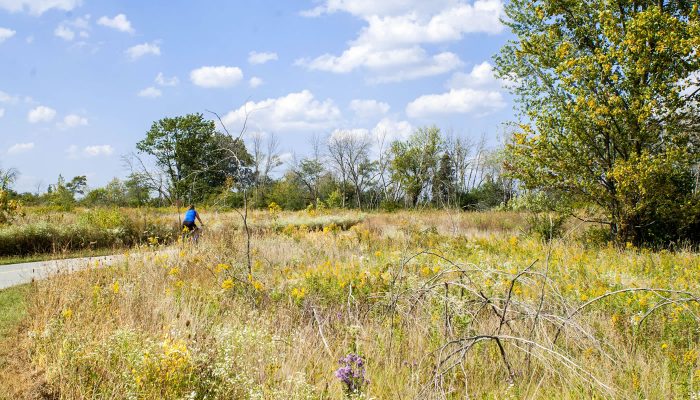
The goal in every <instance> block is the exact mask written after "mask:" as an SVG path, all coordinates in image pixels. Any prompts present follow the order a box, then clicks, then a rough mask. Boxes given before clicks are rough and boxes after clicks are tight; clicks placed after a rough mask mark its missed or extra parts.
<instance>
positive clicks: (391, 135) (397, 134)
mask: <svg viewBox="0 0 700 400" xmlns="http://www.w3.org/2000/svg"><path fill="white" fill-rule="evenodd" d="M413 131H414V128H413V126H412V125H411V124H410V123H409V122H408V121H396V120H394V119H391V118H383V119H382V120H381V121H379V122H378V123H377V125H375V127H374V128H372V135H373V136H374V137H375V138H377V139H379V140H381V139H382V138H383V139H384V144H385V145H388V143H390V142H391V141H393V140H396V139H406V138H407V137H409V136H410V135H411V133H413Z"/></svg>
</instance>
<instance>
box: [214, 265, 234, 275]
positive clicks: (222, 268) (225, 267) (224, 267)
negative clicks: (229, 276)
mask: <svg viewBox="0 0 700 400" xmlns="http://www.w3.org/2000/svg"><path fill="white" fill-rule="evenodd" d="M230 268H231V266H230V265H228V264H217V266H216V268H215V270H216V273H217V274H218V273H220V272H222V271H228V270H229V269H230Z"/></svg>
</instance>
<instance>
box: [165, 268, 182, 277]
mask: <svg viewBox="0 0 700 400" xmlns="http://www.w3.org/2000/svg"><path fill="white" fill-rule="evenodd" d="M179 273H180V268H178V267H173V268H171V269H170V272H168V275H170V276H175V275H177V274H179Z"/></svg>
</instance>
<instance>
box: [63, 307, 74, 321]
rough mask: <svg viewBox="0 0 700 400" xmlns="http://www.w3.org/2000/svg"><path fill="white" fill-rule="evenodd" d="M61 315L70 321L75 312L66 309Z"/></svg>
mask: <svg viewBox="0 0 700 400" xmlns="http://www.w3.org/2000/svg"><path fill="white" fill-rule="evenodd" d="M61 315H62V316H63V318H65V319H70V317H72V316H73V310H71V309H70V308H64V309H63V311H61Z"/></svg>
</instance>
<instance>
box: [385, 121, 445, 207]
mask: <svg viewBox="0 0 700 400" xmlns="http://www.w3.org/2000/svg"><path fill="white" fill-rule="evenodd" d="M442 146H443V140H442V136H441V134H440V129H438V128H437V127H435V126H432V127H428V128H419V129H418V130H417V131H416V132H414V133H413V134H412V135H411V137H409V138H408V140H406V141H395V142H393V143H392V144H391V156H392V158H391V165H390V170H391V179H392V180H393V181H394V182H397V183H399V184H400V185H401V186H402V187H403V189H404V191H405V192H406V196H407V198H408V201H409V203H410V204H411V205H412V206H414V207H415V206H416V204H418V201H419V200H420V196H421V194H423V192H424V190H425V189H426V188H429V187H430V185H431V182H432V179H433V177H434V174H435V170H436V169H437V167H438V163H439V159H440V153H441V150H442Z"/></svg>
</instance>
